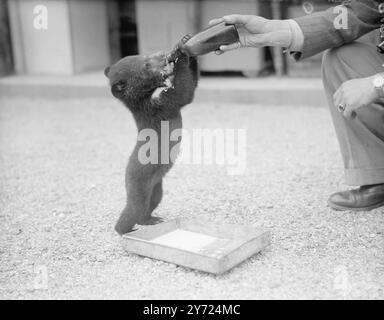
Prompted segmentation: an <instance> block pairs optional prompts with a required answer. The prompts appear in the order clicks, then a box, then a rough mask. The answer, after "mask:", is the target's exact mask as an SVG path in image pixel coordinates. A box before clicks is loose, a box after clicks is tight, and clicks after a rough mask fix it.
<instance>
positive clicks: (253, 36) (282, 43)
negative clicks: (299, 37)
mask: <svg viewBox="0 0 384 320" xmlns="http://www.w3.org/2000/svg"><path fill="white" fill-rule="evenodd" d="M220 22H226V23H228V24H235V25H236V27H237V30H238V32H239V37H240V39H239V42H236V43H232V44H229V45H222V46H220V50H217V51H216V53H217V54H221V53H223V52H226V51H230V50H234V49H238V48H241V47H255V48H259V47H265V46H275V47H289V45H290V44H291V42H292V32H291V28H290V26H289V24H288V22H287V21H285V20H269V19H265V18H263V17H259V16H255V15H240V14H232V15H228V16H224V17H222V18H218V19H213V20H211V21H209V25H215V24H218V23H220Z"/></svg>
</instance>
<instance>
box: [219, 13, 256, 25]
mask: <svg viewBox="0 0 384 320" xmlns="http://www.w3.org/2000/svg"><path fill="white" fill-rule="evenodd" d="M250 17H251V16H249V15H243V14H230V15H227V16H223V18H222V19H223V20H224V21H225V22H226V23H228V24H246V23H248V22H249V19H250Z"/></svg>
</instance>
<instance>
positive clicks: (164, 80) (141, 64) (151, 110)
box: [104, 36, 198, 234]
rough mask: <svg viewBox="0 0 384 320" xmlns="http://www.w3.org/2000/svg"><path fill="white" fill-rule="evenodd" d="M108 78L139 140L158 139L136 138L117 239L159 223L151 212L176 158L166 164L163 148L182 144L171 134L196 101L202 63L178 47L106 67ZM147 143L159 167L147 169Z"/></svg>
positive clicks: (128, 170) (126, 177) (158, 199)
mask: <svg viewBox="0 0 384 320" xmlns="http://www.w3.org/2000/svg"><path fill="white" fill-rule="evenodd" d="M188 39H189V36H186V37H184V38H183V39H182V41H181V43H185V42H186V41H188ZM104 73H105V75H106V76H107V77H108V78H109V82H110V86H111V92H112V94H113V96H114V97H116V98H117V99H119V100H120V101H122V102H123V103H124V104H125V106H126V107H127V108H128V109H129V110H130V111H131V112H132V115H133V117H134V119H135V122H136V126H137V130H138V135H139V133H140V132H141V130H143V129H152V130H154V131H156V133H157V138H156V139H149V140H150V141H141V139H137V141H136V145H135V148H134V150H133V152H132V154H131V156H130V158H129V162H128V165H127V168H126V173H125V187H126V193H127V202H126V206H125V208H124V209H123V211H122V212H121V214H120V217H119V219H118V221H117V223H116V226H115V230H116V231H117V232H118V233H119V234H124V233H127V232H130V231H132V228H133V227H134V225H135V224H154V223H157V222H159V221H161V219H160V218H155V217H152V212H153V210H154V209H155V208H156V207H157V206H158V205H159V203H160V201H161V198H162V195H163V185H162V183H163V177H164V175H165V174H166V173H167V172H168V171H169V170H170V168H171V167H172V165H173V162H172V157H173V158H174V154H173V155H172V157H171V155H170V154H169V157H168V159H170V160H169V161H165V163H162V161H161V159H162V155H161V153H162V151H163V152H164V150H161V149H162V148H161V146H162V145H163V144H162V143H164V142H165V143H167V144H168V145H169V148H168V150H172V149H173V150H174V148H172V147H173V146H176V145H179V143H180V140H179V141H172V140H170V134H171V133H172V131H173V130H175V129H181V128H182V119H181V114H180V109H181V108H182V107H183V106H185V105H187V104H189V103H190V102H192V99H193V96H194V92H195V89H196V86H197V82H198V64H197V60H196V58H195V57H189V56H188V55H186V54H184V53H183V52H182V51H181V50H180V45H177V46H176V47H175V48H174V49H173V50H172V51H171V52H170V53H168V54H166V53H162V52H160V53H156V54H153V55H150V56H140V55H137V56H128V57H125V58H123V59H121V60H119V61H118V62H117V63H115V64H114V65H112V66H110V67H107V68H106V69H105V71H104ZM162 121H168V124H169V133H168V134H166V135H165V136H164V133H163V134H161V122H162ZM162 139H163V141H161V140H162ZM164 139H166V140H167V141H164ZM148 143H149V144H157V146H156V147H155V148H154V149H153V148H150V150H157V152H158V154H157V159H158V162H157V163H151V162H149V163H144V164H143V163H142V161H140V159H139V150H140V148H141V147H142V146H143V145H144V144H147V145H148ZM176 148H177V146H176ZM173 152H175V151H173ZM169 153H170V152H169ZM163 156H164V155H163Z"/></svg>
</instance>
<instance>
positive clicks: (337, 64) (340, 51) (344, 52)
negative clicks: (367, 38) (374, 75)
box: [322, 42, 367, 75]
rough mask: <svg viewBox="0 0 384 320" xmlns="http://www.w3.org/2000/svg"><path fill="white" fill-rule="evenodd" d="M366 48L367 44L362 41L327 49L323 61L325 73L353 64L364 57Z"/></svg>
mask: <svg viewBox="0 0 384 320" xmlns="http://www.w3.org/2000/svg"><path fill="white" fill-rule="evenodd" d="M366 50H367V45H366V44H363V43H360V42H352V43H349V44H346V45H343V46H341V47H338V48H332V49H328V50H326V51H325V52H324V55H323V61H322V71H323V75H324V74H327V73H328V72H335V70H338V69H340V68H344V67H345V66H353V65H354V63H355V62H356V60H358V59H359V58H361V57H364V54H365V53H366ZM357 58H358V59H357Z"/></svg>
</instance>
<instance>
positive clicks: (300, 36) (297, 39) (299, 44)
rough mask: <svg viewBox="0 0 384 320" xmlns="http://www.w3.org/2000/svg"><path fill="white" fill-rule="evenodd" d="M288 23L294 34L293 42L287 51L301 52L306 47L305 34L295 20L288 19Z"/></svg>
mask: <svg viewBox="0 0 384 320" xmlns="http://www.w3.org/2000/svg"><path fill="white" fill-rule="evenodd" d="M286 21H287V22H288V25H289V27H290V29H291V33H292V42H291V44H290V46H289V47H288V48H287V49H288V51H290V52H300V51H301V49H303V45H304V33H303V31H302V30H301V28H300V26H299V24H298V23H297V22H296V21H295V20H293V19H288V20H286Z"/></svg>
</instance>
